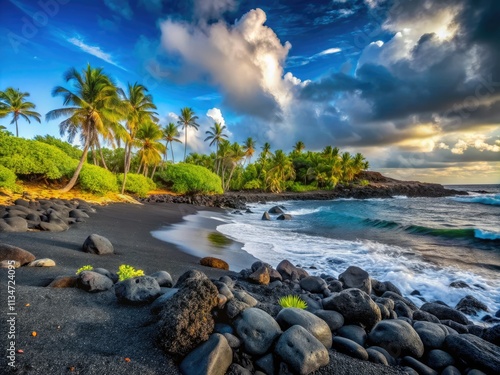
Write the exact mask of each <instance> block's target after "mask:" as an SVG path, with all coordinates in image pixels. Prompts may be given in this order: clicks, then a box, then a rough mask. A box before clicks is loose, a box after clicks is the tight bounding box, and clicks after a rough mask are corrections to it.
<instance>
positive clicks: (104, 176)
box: [78, 164, 118, 195]
mask: <svg viewBox="0 0 500 375" xmlns="http://www.w3.org/2000/svg"><path fill="white" fill-rule="evenodd" d="M78 181H79V182H80V187H81V188H82V190H86V191H90V192H92V193H95V194H101V195H104V194H106V193H109V192H116V191H118V187H117V181H116V176H115V175H114V174H113V173H111V172H110V171H107V170H106V169H104V168H101V167H98V166H97V165H92V164H84V165H83V168H82V171H81V172H80V177H79V179H78Z"/></svg>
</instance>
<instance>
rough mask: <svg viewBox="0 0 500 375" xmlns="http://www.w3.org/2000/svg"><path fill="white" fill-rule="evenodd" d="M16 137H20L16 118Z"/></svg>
mask: <svg viewBox="0 0 500 375" xmlns="http://www.w3.org/2000/svg"><path fill="white" fill-rule="evenodd" d="M16 137H19V129H18V128H17V117H16Z"/></svg>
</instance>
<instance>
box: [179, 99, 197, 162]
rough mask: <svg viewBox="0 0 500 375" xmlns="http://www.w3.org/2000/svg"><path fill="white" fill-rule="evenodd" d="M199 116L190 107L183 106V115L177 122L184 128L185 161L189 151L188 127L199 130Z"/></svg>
mask: <svg viewBox="0 0 500 375" xmlns="http://www.w3.org/2000/svg"><path fill="white" fill-rule="evenodd" d="M197 120H198V116H195V114H194V111H193V110H192V109H191V108H189V107H184V108H181V115H180V116H179V120H178V121H177V123H178V124H179V125H180V126H182V127H183V128H184V161H186V151H187V133H188V128H190V127H191V128H194V129H196V130H198V127H199V126H200V125H199V124H197V123H196V121H197Z"/></svg>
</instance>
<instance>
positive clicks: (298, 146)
mask: <svg viewBox="0 0 500 375" xmlns="http://www.w3.org/2000/svg"><path fill="white" fill-rule="evenodd" d="M305 148H306V145H305V144H304V142H302V141H297V143H295V145H294V146H293V152H295V153H297V154H300V153H302V151H304V149H305Z"/></svg>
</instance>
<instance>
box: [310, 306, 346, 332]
mask: <svg viewBox="0 0 500 375" xmlns="http://www.w3.org/2000/svg"><path fill="white" fill-rule="evenodd" d="M314 315H316V316H318V317H319V318H321V319H323V320H324V321H325V323H326V324H328V327H330V331H332V332H335V331H337V330H338V329H339V328H340V327H342V326H343V325H344V316H343V315H342V314H341V313H338V312H337V311H332V310H316V311H315V312H314Z"/></svg>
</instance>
